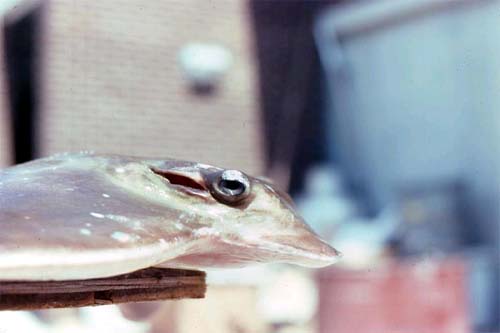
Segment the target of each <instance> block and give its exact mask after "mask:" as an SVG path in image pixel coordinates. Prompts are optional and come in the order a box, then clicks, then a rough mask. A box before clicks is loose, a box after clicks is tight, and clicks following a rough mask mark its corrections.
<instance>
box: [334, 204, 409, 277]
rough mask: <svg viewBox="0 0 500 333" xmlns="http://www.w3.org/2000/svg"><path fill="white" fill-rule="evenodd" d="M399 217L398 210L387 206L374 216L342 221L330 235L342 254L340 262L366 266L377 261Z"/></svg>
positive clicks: (360, 266)
mask: <svg viewBox="0 0 500 333" xmlns="http://www.w3.org/2000/svg"><path fill="white" fill-rule="evenodd" d="M398 221H399V218H398V214H397V213H396V210H395V209H392V208H387V209H385V210H384V211H382V212H381V213H380V215H379V216H377V217H375V218H373V219H362V218H358V219H356V220H352V221H348V222H345V223H343V224H341V225H340V226H339V227H338V229H337V230H336V232H335V235H334V237H333V238H332V239H331V243H332V244H335V247H336V248H337V249H338V250H339V251H340V252H342V254H343V256H342V260H340V261H339V265H343V266H348V267H350V268H366V267H371V266H374V265H376V264H378V263H379V262H380V258H381V256H382V255H383V252H384V249H385V246H386V244H387V241H388V240H389V237H390V236H391V235H392V234H393V232H394V230H395V229H396V227H397V225H398Z"/></svg>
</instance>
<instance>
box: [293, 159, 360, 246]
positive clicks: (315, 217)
mask: <svg viewBox="0 0 500 333" xmlns="http://www.w3.org/2000/svg"><path fill="white" fill-rule="evenodd" d="M297 206H298V207H299V211H300V212H301V214H302V216H303V217H304V219H305V220H306V221H307V223H308V224H309V225H311V227H312V228H313V229H314V230H315V231H316V232H318V233H319V234H320V235H321V236H323V237H325V238H329V237H331V235H332V232H333V230H334V228H335V225H336V224H338V223H341V222H343V221H345V220H347V219H349V218H351V217H352V216H353V215H354V214H355V213H356V208H355V206H354V204H353V202H352V200H350V199H349V198H348V197H347V196H346V195H345V194H344V192H343V189H342V177H341V176H340V174H339V173H338V172H336V171H335V170H334V169H332V168H331V167H329V166H326V165H324V166H317V167H314V168H312V169H310V170H309V171H308V173H307V175H306V182H305V193H304V194H303V195H302V196H301V197H299V198H298V199H297Z"/></svg>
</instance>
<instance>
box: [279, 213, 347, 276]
mask: <svg viewBox="0 0 500 333" xmlns="http://www.w3.org/2000/svg"><path fill="white" fill-rule="evenodd" d="M271 239H272V242H273V243H274V244H275V246H276V249H277V250H278V251H279V253H280V255H281V256H282V258H283V260H284V261H287V262H293V263H295V264H298V265H300V266H305V267H312V268H320V267H326V266H329V265H332V264H334V263H336V262H337V261H338V260H339V258H340V257H341V256H342V254H341V253H340V252H339V251H338V250H336V249H335V248H333V247H332V246H331V245H330V244H328V243H327V242H325V241H324V240H322V239H321V238H320V237H319V236H318V235H317V234H316V233H315V232H314V231H313V230H312V229H311V228H310V227H309V226H308V225H307V224H306V223H305V222H304V221H303V219H302V218H300V217H298V216H297V217H296V221H295V228H293V231H292V232H291V233H287V234H281V235H273V236H272V238H270V240H271Z"/></svg>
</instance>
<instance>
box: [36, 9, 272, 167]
mask: <svg viewBox="0 0 500 333" xmlns="http://www.w3.org/2000/svg"><path fill="white" fill-rule="evenodd" d="M47 7H48V8H46V9H47V10H45V13H46V15H45V20H44V26H43V30H44V32H43V35H44V42H43V43H42V44H43V47H44V50H43V55H44V56H43V65H42V66H41V68H42V69H43V71H44V72H43V73H42V77H43V79H42V86H41V88H42V97H43V98H42V102H43V105H42V109H41V140H40V151H41V154H42V155H48V154H51V153H57V152H63V151H75V150H95V151H97V152H105V153H120V154H129V155H142V156H153V157H174V158H178V159H188V160H197V161H202V162H205V163H212V164H217V165H221V166H226V167H234V168H241V169H244V170H246V171H248V172H251V173H261V172H262V166H263V161H262V156H261V155H262V153H261V139H260V136H261V135H260V129H259V127H260V126H259V123H260V122H259V117H258V106H257V96H256V86H257V83H256V73H255V68H254V67H255V64H254V55H253V49H252V43H251V39H252V34H251V27H250V24H249V20H250V18H249V13H248V9H247V5H246V2H244V1H217V2H211V1H202V0H189V1H150V2H130V1H122V0H108V1H102V2H87V1H60V0H53V1H50V2H49V3H48V6H47ZM189 42H210V43H212V42H214V43H218V44H220V45H223V46H225V47H227V48H228V49H229V50H230V51H231V52H232V54H233V58H234V61H233V65H232V67H231V68H230V70H229V72H228V73H227V74H228V75H227V76H226V77H225V79H224V80H223V82H222V86H221V87H220V89H218V90H217V91H216V92H215V93H214V94H213V95H204V96H200V95H196V94H193V93H192V92H191V91H190V90H189V88H188V84H187V82H186V80H185V79H184V77H183V75H182V72H181V70H180V67H179V65H178V53H179V50H180V49H181V48H182V47H183V46H184V45H186V43H189Z"/></svg>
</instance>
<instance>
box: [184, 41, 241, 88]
mask: <svg viewBox="0 0 500 333" xmlns="http://www.w3.org/2000/svg"><path fill="white" fill-rule="evenodd" d="M232 62H233V56H232V54H231V52H230V51H229V50H228V49H227V48H225V47H224V46H221V45H218V44H211V43H190V44H187V45H186V46H184V47H183V48H182V49H181V50H180V52H179V63H180V66H181V69H182V71H183V73H184V75H185V77H186V79H187V80H188V82H189V84H190V86H191V87H192V89H193V90H194V91H195V92H197V93H207V92H212V91H213V90H214V89H215V88H216V87H217V86H218V85H219V83H220V81H221V79H222V78H223V77H224V75H225V74H226V72H227V71H228V70H229V68H230V67H231V64H232Z"/></svg>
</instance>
